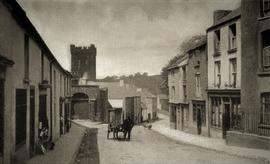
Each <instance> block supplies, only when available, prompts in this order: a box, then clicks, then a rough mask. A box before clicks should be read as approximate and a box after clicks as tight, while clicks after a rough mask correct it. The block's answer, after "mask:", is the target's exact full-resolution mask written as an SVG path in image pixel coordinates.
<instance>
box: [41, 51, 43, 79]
mask: <svg viewBox="0 0 270 164" xmlns="http://www.w3.org/2000/svg"><path fill="white" fill-rule="evenodd" d="M42 80H44V52H43V51H41V81H42Z"/></svg>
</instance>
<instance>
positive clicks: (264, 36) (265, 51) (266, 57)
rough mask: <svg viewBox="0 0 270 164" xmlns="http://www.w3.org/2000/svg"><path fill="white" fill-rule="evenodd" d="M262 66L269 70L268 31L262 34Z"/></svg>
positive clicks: (269, 41) (269, 45)
mask: <svg viewBox="0 0 270 164" xmlns="http://www.w3.org/2000/svg"><path fill="white" fill-rule="evenodd" d="M262 48H263V49H262V64H263V68H268V69H269V68H270V30H268V31H265V32H262Z"/></svg>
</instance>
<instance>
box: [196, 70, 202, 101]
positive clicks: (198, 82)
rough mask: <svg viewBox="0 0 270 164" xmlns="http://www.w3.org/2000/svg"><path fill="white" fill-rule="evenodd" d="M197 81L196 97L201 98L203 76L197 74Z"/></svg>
mask: <svg viewBox="0 0 270 164" xmlns="http://www.w3.org/2000/svg"><path fill="white" fill-rule="evenodd" d="M195 79H196V97H201V76H200V74H199V73H196V74H195Z"/></svg>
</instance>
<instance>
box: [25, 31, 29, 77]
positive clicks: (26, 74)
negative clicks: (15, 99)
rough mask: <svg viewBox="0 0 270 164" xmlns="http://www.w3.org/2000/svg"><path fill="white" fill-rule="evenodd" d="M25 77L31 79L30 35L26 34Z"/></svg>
mask: <svg viewBox="0 0 270 164" xmlns="http://www.w3.org/2000/svg"><path fill="white" fill-rule="evenodd" d="M24 78H25V79H29V36H28V35H26V34H25V35H24Z"/></svg>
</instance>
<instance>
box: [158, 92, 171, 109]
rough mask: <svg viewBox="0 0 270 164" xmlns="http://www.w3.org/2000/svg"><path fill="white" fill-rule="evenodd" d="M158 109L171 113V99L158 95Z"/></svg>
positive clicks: (164, 95)
mask: <svg viewBox="0 0 270 164" xmlns="http://www.w3.org/2000/svg"><path fill="white" fill-rule="evenodd" d="M157 109H158V110H164V111H167V112H169V99H168V96H167V95H166V94H158V95H157Z"/></svg>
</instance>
